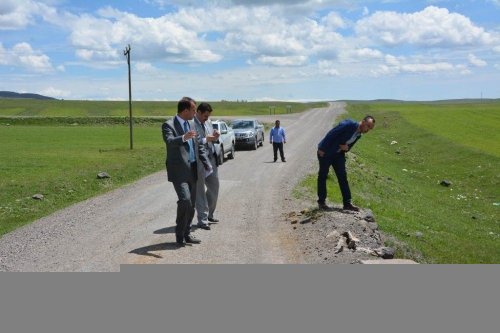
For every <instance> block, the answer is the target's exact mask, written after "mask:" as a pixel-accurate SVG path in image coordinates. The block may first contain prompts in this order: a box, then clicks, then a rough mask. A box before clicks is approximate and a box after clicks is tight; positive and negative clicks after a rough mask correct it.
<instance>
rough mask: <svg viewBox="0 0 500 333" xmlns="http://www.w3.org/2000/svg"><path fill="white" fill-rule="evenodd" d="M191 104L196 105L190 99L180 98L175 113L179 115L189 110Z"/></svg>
mask: <svg viewBox="0 0 500 333" xmlns="http://www.w3.org/2000/svg"><path fill="white" fill-rule="evenodd" d="M191 103H194V104H195V105H196V102H195V100H194V99H192V98H191V97H182V98H181V100H180V101H179V103H177V113H181V112H182V111H184V110H186V109H187V110H189V109H190V108H191Z"/></svg>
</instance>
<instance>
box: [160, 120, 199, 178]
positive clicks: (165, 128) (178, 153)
mask: <svg viewBox="0 0 500 333" xmlns="http://www.w3.org/2000/svg"><path fill="white" fill-rule="evenodd" d="M189 126H190V127H191V129H193V128H195V127H194V126H195V124H194V122H193V121H192V120H191V121H189ZM162 134H163V141H165V144H166V146H167V159H166V162H165V163H166V166H167V173H168V181H170V182H177V183H182V182H186V181H188V180H189V177H190V175H191V172H192V170H191V165H190V163H189V144H188V142H187V141H186V142H183V141H182V136H183V135H184V129H183V128H182V125H181V124H180V123H179V121H178V120H177V117H173V118H172V119H170V120H167V121H166V122H164V123H163V125H162ZM198 142H199V139H198V138H193V143H194V151H195V154H194V155H195V157H196V162H201V161H202V160H203V162H205V163H206V153H205V148H204V147H203V145H199V144H198Z"/></svg>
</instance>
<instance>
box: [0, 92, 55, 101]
mask: <svg viewBox="0 0 500 333" xmlns="http://www.w3.org/2000/svg"><path fill="white" fill-rule="evenodd" d="M0 98H22V99H55V98H52V97H47V96H43V95H39V94H29V93H26V94H20V93H16V92H12V91H0Z"/></svg>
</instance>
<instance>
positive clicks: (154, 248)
mask: <svg viewBox="0 0 500 333" xmlns="http://www.w3.org/2000/svg"><path fill="white" fill-rule="evenodd" d="M187 245H190V244H186V246H187ZM179 248H180V247H179V245H178V244H177V243H176V242H170V243H161V244H155V245H149V246H145V247H141V248H138V249H135V250H132V251H130V252H129V253H133V254H137V255H140V256H147V257H154V258H159V259H161V258H163V257H162V256H160V255H158V254H155V253H150V252H158V251H168V250H178V249H179Z"/></svg>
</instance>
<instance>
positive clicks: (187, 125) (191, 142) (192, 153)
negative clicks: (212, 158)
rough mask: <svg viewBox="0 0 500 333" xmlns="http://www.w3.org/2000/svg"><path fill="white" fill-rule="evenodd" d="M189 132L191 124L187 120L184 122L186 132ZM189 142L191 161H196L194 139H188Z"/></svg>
mask: <svg viewBox="0 0 500 333" xmlns="http://www.w3.org/2000/svg"><path fill="white" fill-rule="evenodd" d="M187 132H189V124H188V122H187V121H185V122H184V133H187ZM187 142H188V144H189V162H191V163H193V162H195V161H196V159H195V157H194V148H193V139H189V140H187Z"/></svg>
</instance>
